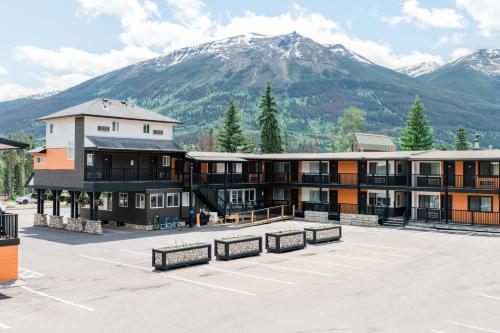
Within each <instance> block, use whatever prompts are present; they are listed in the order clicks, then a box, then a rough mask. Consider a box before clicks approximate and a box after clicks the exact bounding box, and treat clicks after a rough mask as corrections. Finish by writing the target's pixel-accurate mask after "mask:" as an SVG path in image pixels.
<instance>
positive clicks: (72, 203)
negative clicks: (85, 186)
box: [69, 191, 75, 218]
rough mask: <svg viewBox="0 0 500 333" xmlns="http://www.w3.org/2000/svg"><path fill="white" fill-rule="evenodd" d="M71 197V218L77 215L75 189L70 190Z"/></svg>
mask: <svg viewBox="0 0 500 333" xmlns="http://www.w3.org/2000/svg"><path fill="white" fill-rule="evenodd" d="M69 197H70V200H71V208H70V214H69V216H70V217H71V218H74V217H75V191H70V192H69Z"/></svg>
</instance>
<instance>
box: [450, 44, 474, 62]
mask: <svg viewBox="0 0 500 333" xmlns="http://www.w3.org/2000/svg"><path fill="white" fill-rule="evenodd" d="M472 52H474V51H472V50H471V49H467V48H463V47H461V48H458V49H455V50H453V51H452V52H451V53H450V61H455V60H457V59H460V58H462V57H464V56H466V55H469V54H471V53H472Z"/></svg>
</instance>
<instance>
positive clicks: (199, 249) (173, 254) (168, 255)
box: [153, 243, 212, 271]
mask: <svg viewBox="0 0 500 333" xmlns="http://www.w3.org/2000/svg"><path fill="white" fill-rule="evenodd" d="M210 260H212V245H211V244H207V243H196V244H182V245H174V246H168V247H162V248H157V249H153V267H154V268H155V269H157V270H161V271H165V270H168V269H172V268H179V267H186V266H191V265H198V264H208V262H209V261H210Z"/></svg>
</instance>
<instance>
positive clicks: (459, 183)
mask: <svg viewBox="0 0 500 333" xmlns="http://www.w3.org/2000/svg"><path fill="white" fill-rule="evenodd" d="M412 179H413V180H412V184H413V186H416V187H440V188H441V187H451V188H473V189H500V176H464V175H453V174H451V175H441V174H439V175H438V174H435V175H419V174H414V175H412Z"/></svg>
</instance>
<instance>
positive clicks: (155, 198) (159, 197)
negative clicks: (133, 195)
mask: <svg viewBox="0 0 500 333" xmlns="http://www.w3.org/2000/svg"><path fill="white" fill-rule="evenodd" d="M163 198H164V196H163V193H156V194H151V195H150V196H149V207H150V208H163Z"/></svg>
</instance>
